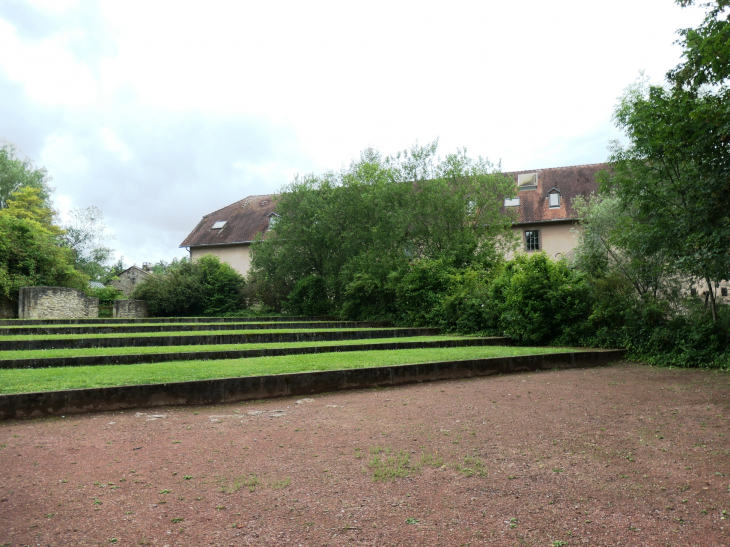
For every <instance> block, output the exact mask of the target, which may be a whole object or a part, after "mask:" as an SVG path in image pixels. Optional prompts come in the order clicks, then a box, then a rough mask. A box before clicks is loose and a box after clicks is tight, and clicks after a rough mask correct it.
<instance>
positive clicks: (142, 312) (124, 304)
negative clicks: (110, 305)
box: [112, 300, 149, 319]
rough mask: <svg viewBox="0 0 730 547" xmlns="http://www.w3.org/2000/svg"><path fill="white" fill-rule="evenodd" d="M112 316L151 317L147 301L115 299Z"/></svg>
mask: <svg viewBox="0 0 730 547" xmlns="http://www.w3.org/2000/svg"><path fill="white" fill-rule="evenodd" d="M112 317H114V318H115V319H116V318H130V317H149V316H148V314H147V302H146V301H145V300H115V301H114V311H113V315H112Z"/></svg>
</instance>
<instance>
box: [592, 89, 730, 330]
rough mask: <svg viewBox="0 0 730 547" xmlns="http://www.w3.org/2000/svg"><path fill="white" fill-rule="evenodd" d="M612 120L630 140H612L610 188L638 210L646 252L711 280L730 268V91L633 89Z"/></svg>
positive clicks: (711, 285) (712, 293) (712, 300)
mask: <svg viewBox="0 0 730 547" xmlns="http://www.w3.org/2000/svg"><path fill="white" fill-rule="evenodd" d="M614 119H615V121H616V124H617V125H618V127H620V128H621V129H623V130H624V132H625V133H626V135H627V136H628V138H629V144H628V145H626V146H622V145H620V144H618V143H613V145H612V150H611V157H610V162H611V164H612V173H611V175H610V176H608V177H607V178H606V180H605V181H604V184H603V187H604V189H606V188H611V189H612V191H613V192H615V195H616V196H617V197H618V198H619V199H620V201H621V203H622V205H623V207H624V208H626V209H631V210H633V211H635V212H636V215H635V218H636V220H637V224H636V228H637V233H636V237H637V238H643V240H644V241H645V250H646V252H647V254H649V255H653V254H662V253H663V254H665V255H666V256H667V258H668V259H670V260H672V261H673V262H674V265H675V266H676V267H677V270H678V271H679V272H681V273H683V274H684V275H685V276H687V277H690V278H695V279H702V280H704V282H705V283H706V284H707V288H708V291H709V296H710V303H711V309H712V315H713V318H714V319H715V320H716V318H717V313H716V305H715V288H714V285H715V282H717V281H719V280H721V279H726V278H727V277H728V274H729V273H730V92H728V89H727V88H725V87H722V86H721V87H719V88H712V89H706V90H686V89H683V88H679V87H674V88H671V89H667V88H664V87H660V86H651V85H648V84H647V82H646V81H645V80H643V79H642V80H640V81H639V82H638V83H637V84H635V85H633V86H631V87H629V88H628V89H627V91H626V93H625V94H624V96H623V97H622V99H621V100H620V102H619V105H618V107H617V108H616V111H615V114H614Z"/></svg>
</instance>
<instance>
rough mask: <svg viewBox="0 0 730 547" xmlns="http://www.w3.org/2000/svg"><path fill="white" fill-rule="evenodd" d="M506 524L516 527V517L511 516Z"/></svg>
mask: <svg viewBox="0 0 730 547" xmlns="http://www.w3.org/2000/svg"><path fill="white" fill-rule="evenodd" d="M508 524H509V527H510V528H517V519H516V518H514V517H512V518H511V519H509V521H508Z"/></svg>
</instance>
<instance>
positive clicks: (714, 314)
mask: <svg viewBox="0 0 730 547" xmlns="http://www.w3.org/2000/svg"><path fill="white" fill-rule="evenodd" d="M705 281H707V290H708V291H710V292H709V294H708V296H709V297H710V309H711V310H712V322H713V323H717V308H715V292H714V290H713V288H712V281H710V278H709V277H705Z"/></svg>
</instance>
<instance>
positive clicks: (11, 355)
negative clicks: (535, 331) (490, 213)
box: [0, 336, 468, 361]
mask: <svg viewBox="0 0 730 547" xmlns="http://www.w3.org/2000/svg"><path fill="white" fill-rule="evenodd" d="M464 338H468V337H466V336H411V337H407V338H364V339H358V340H332V341H323V342H291V343H270V344H217V345H199V346H150V347H147V346H141V347H136V346H129V347H121V348H83V349H81V348H80V349H36V350H17V351H16V350H10V351H0V361H2V360H10V359H48V358H53V357H93V356H98V355H144V354H150V353H197V352H202V351H235V350H256V349H279V348H307V347H315V346H317V347H319V346H350V345H357V344H393V343H398V342H438V341H442V340H463V339H464Z"/></svg>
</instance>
